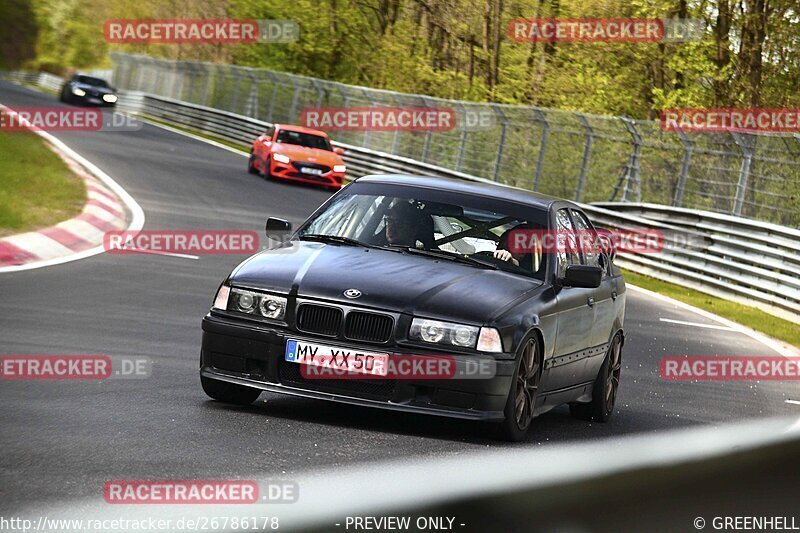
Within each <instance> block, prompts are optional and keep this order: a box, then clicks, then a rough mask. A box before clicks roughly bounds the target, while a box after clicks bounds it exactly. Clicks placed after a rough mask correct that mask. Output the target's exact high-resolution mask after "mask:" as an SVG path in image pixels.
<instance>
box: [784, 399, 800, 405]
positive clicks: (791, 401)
mask: <svg viewBox="0 0 800 533" xmlns="http://www.w3.org/2000/svg"><path fill="white" fill-rule="evenodd" d="M785 402H786V403H790V404H792V405H800V401H798V400H785Z"/></svg>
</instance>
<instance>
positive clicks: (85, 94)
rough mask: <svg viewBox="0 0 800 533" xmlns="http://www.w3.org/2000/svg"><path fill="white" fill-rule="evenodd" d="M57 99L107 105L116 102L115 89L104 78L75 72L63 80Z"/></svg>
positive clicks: (111, 105) (112, 104)
mask: <svg viewBox="0 0 800 533" xmlns="http://www.w3.org/2000/svg"><path fill="white" fill-rule="evenodd" d="M59 99H60V100H61V101H62V102H66V103H69V104H84V105H96V106H107V107H114V106H116V104H117V95H116V91H115V90H114V89H113V88H112V87H111V86H109V85H108V83H107V82H106V81H105V80H102V79H100V78H95V77H94V76H87V75H85V74H75V75H74V76H72V77H71V78H69V79H68V80H67V81H66V82H64V85H63V86H62V87H61V93H60V95H59Z"/></svg>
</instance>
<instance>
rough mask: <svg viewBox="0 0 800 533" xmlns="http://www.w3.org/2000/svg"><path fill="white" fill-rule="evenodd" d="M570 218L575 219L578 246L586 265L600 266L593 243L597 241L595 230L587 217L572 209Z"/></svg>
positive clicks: (598, 256) (597, 253) (598, 255)
mask: <svg viewBox="0 0 800 533" xmlns="http://www.w3.org/2000/svg"><path fill="white" fill-rule="evenodd" d="M572 219H573V220H574V221H575V230H576V231H577V232H578V235H579V237H578V238H579V239H580V241H581V247H580V248H581V252H582V253H583V259H584V261H585V262H586V264H587V265H591V266H599V267H602V265H601V264H600V253H599V251H598V250H596V249H595V243H596V242H597V241H596V237H595V232H594V230H593V229H592V225H591V224H590V223H589V219H587V218H586V215H584V214H583V213H581V212H580V211H577V210H575V209H573V210H572Z"/></svg>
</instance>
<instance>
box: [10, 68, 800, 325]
mask: <svg viewBox="0 0 800 533" xmlns="http://www.w3.org/2000/svg"><path fill="white" fill-rule="evenodd" d="M12 79H16V80H17V81H24V82H27V83H32V82H36V81H38V83H46V84H51V85H52V83H53V80H52V79H51V77H50V76H49V75H45V77H44V78H41V77H40V78H38V79H37V78H36V77H35V76H31V75H15V77H12ZM118 108H119V109H120V110H122V111H126V112H130V113H134V114H141V115H144V116H147V117H151V118H155V119H157V120H160V121H164V122H167V123H169V124H173V125H176V126H181V127H184V128H189V129H192V130H195V131H199V132H202V133H206V134H209V135H213V136H215V137H219V138H222V139H226V140H228V141H230V142H233V143H236V144H239V145H241V146H242V147H243V148H247V147H248V146H249V145H250V144H251V143H252V140H253V139H254V138H255V137H257V136H258V135H259V134H260V133H261V132H263V131H264V130H265V129H266V128H267V127H268V126H269V125H270V124H269V123H267V122H264V121H260V120H256V119H254V118H250V117H246V116H242V115H237V114H235V113H231V112H228V111H223V110H220V109H214V108H210V107H205V106H200V105H196V104H191V103H188V102H182V101H179V100H174V99H172V98H166V97H162V96H156V95H152V94H146V93H141V92H126V93H122V94H121V95H120V100H119V103H118ZM336 144H337V146H340V147H342V148H344V149H345V155H344V159H345V162H346V163H347V167H348V174H349V176H350V177H357V176H362V175H366V174H387V173H389V174H391V173H402V174H412V175H432V176H443V177H452V178H458V179H466V180H478V181H490V180H486V179H484V178H480V177H477V176H472V175H469V174H464V173H461V172H456V171H453V170H450V169H446V168H442V167H439V166H436V165H432V164H430V163H424V162H420V161H416V160H414V159H410V158H405V157H399V156H395V155H391V154H387V153H385V152H379V151H375V150H370V149H366V148H362V147H359V146H354V145H350V144H344V143H336ZM581 205H582V206H583V207H584V208H585V209H586V210H587V212H588V213H589V215H590V216H591V218H592V219H593V221H594V222H595V223H596V224H598V225H601V226H605V227H609V228H617V229H634V228H646V229H652V230H658V231H661V232H662V233H663V234H664V235H665V238H666V241H667V242H666V247H665V249H664V251H663V252H661V253H657V254H655V253H651V254H629V253H620V254H618V256H617V263H618V264H620V265H621V266H623V267H625V268H628V269H630V270H632V271H634V272H640V273H643V274H649V275H652V276H655V277H658V278H660V279H664V280H666V281H672V282H675V283H679V284H681V285H684V286H687V287H691V288H694V289H697V290H699V291H702V292H705V293H708V294H712V295H716V296H720V297H722V298H727V299H731V300H734V301H739V302H742V303H746V304H748V305H753V306H756V307H758V308H761V309H763V310H764V311H766V312H769V313H771V314H774V315H777V316H780V317H782V318H786V319H788V320H791V321H793V322H796V323H800V230H797V229H793V228H787V227H784V226H779V225H776V224H770V223H767V222H761V221H756V220H751V219H745V218H741V217H734V216H729V215H722V214H718V213H711V212H706V211H699V210H693V209H683V208H676V207H671V206H663V205H656V204H646V203H607V202H606V203H596V204H581Z"/></svg>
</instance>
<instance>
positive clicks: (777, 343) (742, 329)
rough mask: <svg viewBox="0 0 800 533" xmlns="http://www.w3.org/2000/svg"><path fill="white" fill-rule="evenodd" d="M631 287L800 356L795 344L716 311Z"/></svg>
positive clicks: (630, 287) (784, 352)
mask: <svg viewBox="0 0 800 533" xmlns="http://www.w3.org/2000/svg"><path fill="white" fill-rule="evenodd" d="M626 286H627V287H628V288H629V289H633V290H634V291H636V292H640V293H642V294H644V295H647V296H649V297H651V298H655V299H656V300H661V301H662V302H665V303H668V304H672V305H675V306H677V307H680V308H682V309H686V310H687V311H691V312H692V313H695V314H697V315H700V316H702V317H704V318H707V319H709V320H714V321H715V322H719V323H720V324H723V325H725V326H728V327H729V328H731V329H732V330H735V331H738V332H739V333H743V334H745V335H747V336H748V337H750V338H751V339H753V340H755V341H757V342H759V343H761V344H763V345H764V346H766V347H767V348H770V349H771V350H773V351H775V352H777V353H778V354H780V355H782V356H783V357H800V350H798V349H797V348H795V347H793V346H789V345H788V344H784V343H782V342H780V341H778V340H775V339H773V338H771V337H767V336H766V335H762V334H761V333H759V332H757V331H755V330H752V329H750V328H748V327H745V326H743V325H741V324H737V323H736V322H733V321H732V320H728V319H727V318H722V317H721V316H717V315H715V314H714V313H709V312H708V311H706V310H704V309H700V308H698V307H695V306H693V305H689V304H687V303H684V302H681V301H679V300H675V299H673V298H670V297H669V296H664V295H663V294H658V293H657V292H653V291H651V290H647V289H643V288H641V287H637V286H636V285H631V284H627V285H626Z"/></svg>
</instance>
